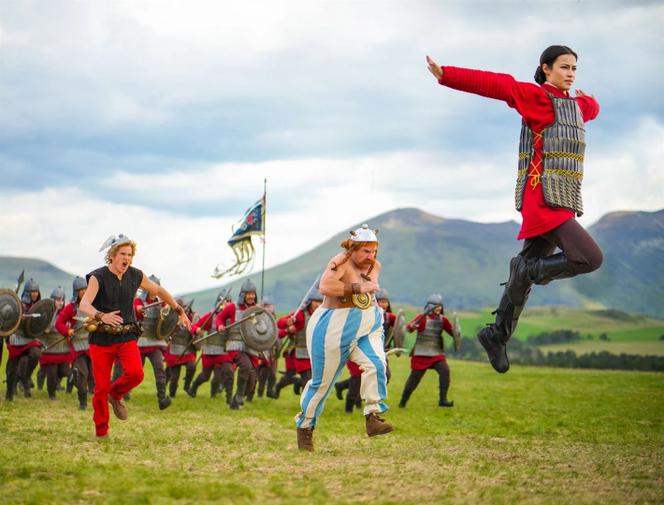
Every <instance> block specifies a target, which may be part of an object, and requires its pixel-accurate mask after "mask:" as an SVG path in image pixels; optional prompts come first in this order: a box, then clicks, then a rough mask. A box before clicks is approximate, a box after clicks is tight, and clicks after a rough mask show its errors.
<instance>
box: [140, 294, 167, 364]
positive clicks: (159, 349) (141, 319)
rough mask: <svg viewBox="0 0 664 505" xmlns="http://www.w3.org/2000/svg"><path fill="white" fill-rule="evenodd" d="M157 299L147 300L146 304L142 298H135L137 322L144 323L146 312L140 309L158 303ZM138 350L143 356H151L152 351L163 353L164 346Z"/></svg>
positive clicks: (146, 347) (144, 347)
mask: <svg viewBox="0 0 664 505" xmlns="http://www.w3.org/2000/svg"><path fill="white" fill-rule="evenodd" d="M156 301H157V299H156V298H150V297H148V298H146V300H145V302H144V301H143V300H141V299H140V298H134V314H136V322H138V323H140V322H141V321H143V315H144V311H142V310H138V308H139V307H141V308H142V307H144V306H145V305H146V302H147V304H148V305H149V304H150V303H154V302H156ZM138 350H139V351H141V356H143V355H145V354H150V353H151V352H152V351H163V350H164V346H163V345H150V346H139V347H138Z"/></svg>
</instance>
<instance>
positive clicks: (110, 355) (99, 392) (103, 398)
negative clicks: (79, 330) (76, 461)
mask: <svg viewBox="0 0 664 505" xmlns="http://www.w3.org/2000/svg"><path fill="white" fill-rule="evenodd" d="M90 359H91V360H92V375H93V377H94V379H95V392H94V396H93V397H92V408H93V409H94V414H93V416H92V420H93V421H94V423H95V430H96V432H97V436H103V435H106V433H108V418H109V411H108V396H109V395H110V396H111V397H112V398H114V399H116V400H120V399H122V397H123V396H124V395H125V393H128V392H129V391H131V390H132V389H133V388H135V387H136V386H138V385H139V384H140V383H141V382H143V365H142V364H141V353H140V352H139V350H138V344H137V343H136V341H135V340H132V341H130V342H122V343H120V344H111V345H95V344H90ZM116 359H118V360H119V361H120V363H121V364H122V370H123V372H122V375H121V376H120V377H118V378H117V379H116V380H115V381H113V383H111V370H112V368H113V362H114V361H115V360H116Z"/></svg>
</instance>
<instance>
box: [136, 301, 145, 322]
mask: <svg viewBox="0 0 664 505" xmlns="http://www.w3.org/2000/svg"><path fill="white" fill-rule="evenodd" d="M143 305H145V304H144V303H143V300H141V299H140V298H134V315H135V316H136V321H138V322H139V323H140V322H141V321H142V320H143V312H139V310H138V308H139V307H143Z"/></svg>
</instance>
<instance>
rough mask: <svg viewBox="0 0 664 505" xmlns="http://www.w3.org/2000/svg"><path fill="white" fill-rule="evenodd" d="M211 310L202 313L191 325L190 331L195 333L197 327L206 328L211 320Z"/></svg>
mask: <svg viewBox="0 0 664 505" xmlns="http://www.w3.org/2000/svg"><path fill="white" fill-rule="evenodd" d="M211 316H212V311H210V312H206V313H205V314H203V315H202V316H201V317H200V319H199V320H198V321H196V322H195V323H194V324H192V325H191V333H192V334H194V333H196V332H197V331H198V330H199V329H203V330H207V329H209V328H210V323H211V322H212V317H211Z"/></svg>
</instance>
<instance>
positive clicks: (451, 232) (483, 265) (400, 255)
mask: <svg viewBox="0 0 664 505" xmlns="http://www.w3.org/2000/svg"><path fill="white" fill-rule="evenodd" d="M365 222H367V223H368V224H369V225H370V226H371V227H372V228H378V229H379V234H378V237H379V239H380V249H379V253H378V258H379V260H380V261H381V263H382V265H383V272H382V274H381V282H380V283H381V286H383V287H385V288H387V289H388V291H389V292H390V295H391V298H392V300H393V301H394V302H397V303H405V304H409V305H416V306H419V305H422V304H423V303H424V301H425V300H426V298H427V297H428V296H429V294H431V293H433V292H440V293H442V294H443V297H444V299H445V303H446V305H447V306H449V307H456V308H466V309H468V308H478V307H483V306H490V305H494V304H496V303H497V302H498V297H499V296H500V293H501V292H502V287H501V286H500V283H501V282H504V281H505V280H506V279H507V273H508V261H509V258H511V257H512V256H513V255H514V254H515V253H516V252H518V251H519V249H520V247H521V244H520V243H519V242H518V241H517V240H516V235H517V233H518V231H519V226H518V225H517V224H516V223H515V222H513V221H512V222H506V223H492V224H483V223H474V222H470V221H463V220H459V219H444V218H442V217H438V216H435V215H432V214H428V213H426V212H423V211H421V210H419V209H413V208H406V209H396V210H393V211H390V212H386V213H384V214H381V215H379V216H375V217H372V218H369V219H367V220H366V221H365ZM361 224H362V223H357V224H356V225H354V226H353V227H352V228H357V227H359V226H360V225H361ZM347 237H348V230H344V231H343V232H340V233H339V234H337V235H335V236H334V237H332V238H331V239H329V240H328V241H326V242H324V243H323V244H321V245H319V246H318V247H316V248H315V249H313V250H311V251H308V252H306V253H304V254H302V255H301V256H298V257H296V258H295V259H293V260H291V261H289V262H287V263H284V264H282V265H279V266H276V267H274V268H271V269H268V270H266V271H265V293H266V294H270V295H271V296H272V297H273V298H274V299H275V301H276V303H277V306H278V308H280V309H281V308H283V309H284V310H286V309H287V308H289V307H290V308H292V307H295V306H296V305H297V303H298V302H299V301H300V298H301V297H302V295H303V294H304V293H305V292H306V290H307V288H308V287H309V285H311V283H312V282H313V280H314V279H315V277H316V276H317V275H318V274H319V273H320V272H321V271H322V269H323V268H324V267H325V265H326V264H327V262H328V261H329V260H330V258H332V256H334V255H335V254H336V253H337V252H338V251H339V250H340V249H339V243H340V242H341V241H342V240H344V239H346V238H347ZM249 278H251V279H252V280H253V282H254V283H256V285H257V286H259V288H260V275H259V274H253V275H250V276H249ZM243 280H244V279H240V280H236V281H234V282H232V283H231V285H232V286H233V293H235V294H237V293H238V289H239V285H240V284H241V283H242V282H243ZM534 291H535V292H534V293H533V295H532V297H531V300H532V303H533V304H536V305H551V304H555V305H570V306H578V305H580V304H581V303H582V301H583V300H582V297H581V296H580V295H579V294H578V293H577V292H576V291H574V289H573V288H572V287H571V285H570V284H569V283H561V284H551V285H549V286H547V289H545V290H543V289H540V290H537V289H536V290H534ZM217 292H218V289H213V290H207V291H202V292H198V293H193V294H192V296H195V298H196V306H197V307H200V305H199V302H200V303H203V304H204V306H206V307H207V306H210V305H211V304H212V303H213V301H214V298H215V297H216V294H217Z"/></svg>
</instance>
